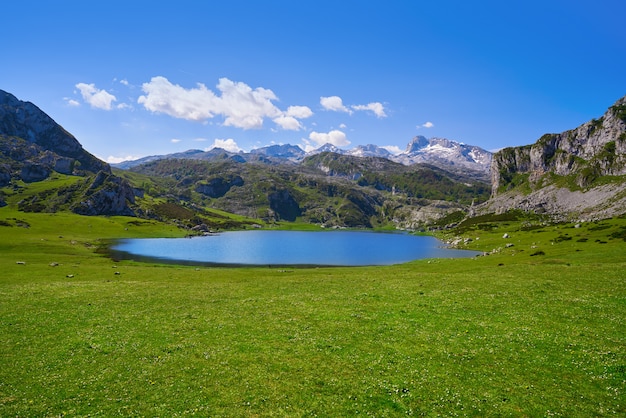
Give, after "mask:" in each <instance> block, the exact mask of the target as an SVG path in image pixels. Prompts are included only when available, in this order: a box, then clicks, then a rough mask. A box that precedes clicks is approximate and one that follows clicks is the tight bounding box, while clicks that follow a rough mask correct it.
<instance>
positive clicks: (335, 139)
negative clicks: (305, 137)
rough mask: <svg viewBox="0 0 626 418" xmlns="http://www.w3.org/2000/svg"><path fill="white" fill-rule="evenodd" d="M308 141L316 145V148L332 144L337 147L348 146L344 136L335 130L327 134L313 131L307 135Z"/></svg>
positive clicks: (348, 142)
mask: <svg viewBox="0 0 626 418" xmlns="http://www.w3.org/2000/svg"><path fill="white" fill-rule="evenodd" d="M309 139H310V140H311V141H313V142H314V143H315V144H317V145H318V147H320V146H322V145H324V144H332V145H335V146H337V147H343V146H346V145H349V144H350V141H348V138H346V134H345V133H343V132H341V131H339V130H336V129H335V130H332V131H330V132H328V133H323V132H315V131H314V132H311V133H310V134H309Z"/></svg>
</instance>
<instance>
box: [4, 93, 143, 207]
mask: <svg viewBox="0 0 626 418" xmlns="http://www.w3.org/2000/svg"><path fill="white" fill-rule="evenodd" d="M54 172H56V173H60V174H66V175H73V176H81V177H85V181H84V182H80V183H77V186H76V187H74V188H69V189H67V190H63V191H59V193H58V196H60V197H59V198H58V199H56V201H55V202H54V204H44V203H42V199H40V198H38V197H35V198H33V199H30V200H28V201H23V202H20V208H21V209H23V210H31V211H54V210H56V208H61V207H64V208H68V209H70V210H72V211H74V212H76V213H80V214H86V215H131V214H133V211H132V209H131V208H130V206H129V205H132V204H133V203H134V195H133V192H132V188H131V187H130V186H129V184H128V183H127V182H126V181H124V180H122V179H120V178H116V177H115V176H114V175H112V174H111V167H110V166H109V165H108V164H107V163H105V162H103V161H101V160H99V159H98V158H96V157H95V156H93V155H92V154H90V153H89V152H87V151H85V150H84V149H83V147H82V145H81V144H80V143H79V142H78V140H77V139H76V138H75V137H74V136H73V135H72V134H70V133H69V132H67V131H66V130H65V129H63V127H61V126H60V125H58V124H57V123H56V122H55V121H54V120H53V119H52V118H51V117H50V116H48V115H47V114H46V113H44V112H43V111H42V110H41V109H39V108H38V107H37V106H35V105H34V104H32V103H30V102H24V101H21V100H19V99H17V98H16V97H15V96H13V95H12V94H10V93H7V92H5V91H2V90H0V187H5V186H9V185H11V184H13V188H14V189H16V190H17V189H19V187H20V186H19V185H18V182H19V181H24V182H25V183H32V182H38V181H42V180H45V179H47V178H48V177H49V176H51V175H52V174H53V173H54ZM79 185H82V186H83V188H82V189H81V188H80V187H79ZM61 196H62V198H61Z"/></svg>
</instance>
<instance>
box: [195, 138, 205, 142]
mask: <svg viewBox="0 0 626 418" xmlns="http://www.w3.org/2000/svg"><path fill="white" fill-rule="evenodd" d="M194 141H196V142H206V141H208V139H206V138H194Z"/></svg>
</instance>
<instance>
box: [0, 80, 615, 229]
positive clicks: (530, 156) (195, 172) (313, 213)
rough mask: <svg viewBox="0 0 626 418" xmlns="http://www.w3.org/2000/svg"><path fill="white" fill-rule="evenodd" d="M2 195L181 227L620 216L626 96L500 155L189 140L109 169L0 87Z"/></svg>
mask: <svg viewBox="0 0 626 418" xmlns="http://www.w3.org/2000/svg"><path fill="white" fill-rule="evenodd" d="M487 178H488V181H486V180H485V179H487ZM42 180H48V181H47V182H45V183H43V182H42ZM31 185H36V186H31ZM7 204H11V205H16V206H17V208H18V209H19V210H23V211H35V212H55V211H62V210H69V211H72V212H75V213H78V214H83V215H128V216H137V217H143V218H150V219H156V220H161V221H172V222H177V223H178V224H179V225H181V226H184V227H186V228H195V227H197V226H198V225H205V224H207V225H212V222H213V223H215V224H219V225H222V226H223V225H230V227H237V225H238V226H239V227H241V226H242V225H245V224H246V223H254V222H256V221H255V220H261V221H262V222H275V221H295V220H299V221H302V222H309V223H318V224H321V225H324V226H328V227H332V226H352V227H358V226H360V227H374V226H389V225H393V226H395V227H396V228H415V227H419V226H420V225H425V224H429V223H432V222H447V221H446V220H449V221H451V220H453V219H457V220H458V219H459V218H462V217H463V216H467V215H468V214H469V215H473V214H487V213H502V212H507V211H510V210H523V211H528V212H534V213H540V214H545V215H546V216H550V217H552V218H556V219H560V220H567V219H573V218H576V219H598V218H606V217H612V216H618V215H622V214H625V213H626V97H623V98H621V99H619V100H618V101H617V102H616V103H615V104H614V105H612V106H610V107H609V108H608V110H607V111H606V112H605V114H604V115H602V116H601V117H599V118H597V119H592V120H591V121H589V122H586V123H584V124H582V125H581V126H579V127H577V128H575V129H571V130H568V131H565V132H562V133H557V134H555V133H551V134H546V135H543V136H542V137H541V138H539V139H538V140H537V141H536V142H535V143H534V144H531V145H526V146H522V147H511V148H505V149H503V150H500V151H498V152H496V153H495V154H491V153H490V152H488V151H485V150H483V149H481V148H479V147H475V146H470V145H465V144H462V143H459V142H456V141H452V140H448V139H443V138H430V139H427V138H425V137H423V136H417V137H415V138H413V139H412V140H411V141H410V142H409V143H408V145H407V147H406V149H405V151H404V152H402V153H399V154H395V155H394V154H392V153H390V152H389V151H388V150H386V149H384V148H381V147H378V146H376V145H364V146H357V147H355V148H353V149H351V150H343V149H339V148H337V147H334V146H333V145H331V144H326V145H324V146H323V147H320V148H319V149H317V150H315V151H314V152H311V153H306V152H305V151H304V150H302V149H301V148H300V147H298V146H295V145H289V144H286V145H272V146H268V147H264V148H258V149H255V150H252V151H250V152H248V153H245V152H239V153H232V152H228V151H226V150H223V149H219V148H216V149H211V150H209V151H202V150H188V151H185V152H181V153H176V154H169V155H165V156H158V155H157V156H150V157H145V158H142V159H139V160H136V161H129V162H124V163H121V164H118V165H116V167H113V168H112V167H111V166H110V165H108V164H107V163H105V162H103V161H101V160H99V159H97V158H96V157H95V156H93V155H92V154H90V153H89V152H87V151H86V150H85V149H83V147H82V146H81V144H80V143H79V142H78V140H77V139H76V138H75V137H74V136H73V135H71V134H70V133H69V132H67V131H66V130H65V129H63V128H62V127H61V126H59V125H58V124H56V122H54V120H52V119H51V118H50V117H49V116H48V115H46V114H45V113H44V112H43V111H42V110H41V109H39V108H38V107H37V106H35V105H34V104H32V103H29V102H23V101H21V100H18V99H17V98H16V97H15V96H13V95H11V94H10V93H7V92H4V91H2V90H0V206H3V205H7ZM216 210H222V211H225V212H227V213H230V214H235V215H237V216H243V217H246V219H247V220H241V219H239V220H236V221H233V218H229V217H228V216H225V215H224V212H215V211H216ZM224 219H227V221H225V220H224Z"/></svg>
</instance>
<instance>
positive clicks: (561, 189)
mask: <svg viewBox="0 0 626 418" xmlns="http://www.w3.org/2000/svg"><path fill="white" fill-rule="evenodd" d="M622 175H626V97H623V98H621V99H620V100H618V101H617V102H616V103H615V104H614V105H613V106H611V107H610V108H609V109H608V110H607V111H606V113H605V114H604V115H603V116H602V117H600V118H599V119H593V120H591V121H589V122H587V123H584V124H582V125H581V126H579V127H578V128H576V129H572V130H569V131H565V132H563V133H560V134H546V135H544V136H542V137H541V138H540V139H539V140H538V141H537V142H536V143H535V144H533V145H527V146H523V147H515V148H505V149H503V150H501V151H499V152H497V153H496V154H494V156H493V159H492V164H491V179H492V198H491V200H490V201H489V202H488V203H487V204H486V205H485V206H486V207H489V208H491V209H495V210H497V211H504V210H508V209H513V208H516V209H526V210H534V211H538V212H545V213H549V214H560V215H567V214H576V213H588V214H595V213H601V214H603V216H604V215H608V216H613V215H615V214H619V213H624V212H626V206H624V205H623V201H622V200H621V198H620V196H621V195H622V193H623V191H624V189H625V187H624V184H623V183H622V182H621V181H619V179H617V180H618V181H612V182H609V183H610V184H601V183H602V182H598V180H599V179H600V178H601V177H604V176H613V177H614V178H615V177H616V176H622ZM557 178H560V179H563V180H562V181H560V182H556V180H555V179H557ZM604 183H606V182H604Z"/></svg>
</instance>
